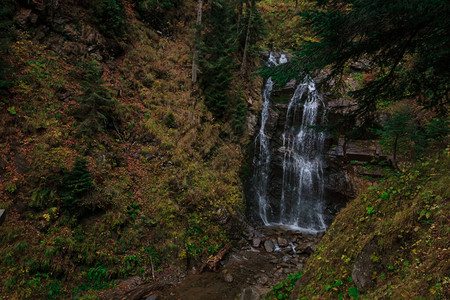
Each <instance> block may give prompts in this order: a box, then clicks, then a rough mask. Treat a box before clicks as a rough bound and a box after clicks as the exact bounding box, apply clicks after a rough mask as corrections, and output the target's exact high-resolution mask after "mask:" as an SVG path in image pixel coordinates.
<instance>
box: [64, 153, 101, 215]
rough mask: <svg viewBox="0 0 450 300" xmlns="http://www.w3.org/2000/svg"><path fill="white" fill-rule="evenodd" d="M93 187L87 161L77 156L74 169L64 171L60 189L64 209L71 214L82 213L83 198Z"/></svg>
mask: <svg viewBox="0 0 450 300" xmlns="http://www.w3.org/2000/svg"><path fill="white" fill-rule="evenodd" d="M92 187H93V182H92V176H91V173H90V172H89V170H88V167H87V161H86V160H85V159H83V158H80V157H77V159H76V161H75V166H74V167H73V170H72V171H70V172H67V171H66V172H64V176H63V178H62V185H61V188H60V189H59V193H60V195H61V199H62V200H63V204H62V206H63V207H64V209H66V210H67V211H68V212H70V213H71V214H77V213H80V211H79V210H80V209H81V200H82V198H83V197H84V196H85V195H86V193H87V192H89V191H90V190H91V189H92Z"/></svg>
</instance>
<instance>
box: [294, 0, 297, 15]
mask: <svg viewBox="0 0 450 300" xmlns="http://www.w3.org/2000/svg"><path fill="white" fill-rule="evenodd" d="M297 8H298V0H295V10H294V14H296V13H297Z"/></svg>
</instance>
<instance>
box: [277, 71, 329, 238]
mask: <svg viewBox="0 0 450 300" xmlns="http://www.w3.org/2000/svg"><path fill="white" fill-rule="evenodd" d="M302 100H304V102H303V101H302ZM323 107H324V105H323V102H322V97H321V95H320V94H319V93H318V91H317V89H316V86H315V84H314V81H312V79H310V78H309V77H306V78H305V80H304V81H303V82H302V83H300V84H299V85H298V86H297V89H296V90H295V93H294V96H293V97H292V98H291V100H290V102H289V106H288V109H287V113H286V123H285V126H284V132H283V148H282V150H283V151H284V157H283V185H282V191H281V201H280V220H279V222H280V223H281V224H283V225H289V226H293V227H298V228H299V229H300V230H304V231H311V232H317V231H323V230H325V229H326V225H325V221H324V217H323V209H324V208H323V202H324V199H323V196H324V178H323V170H322V158H321V153H322V151H323V145H324V141H325V134H324V133H323V132H318V131H317V130H315V129H314V128H313V126H314V125H317V124H318V123H319V122H320V123H321V122H323V121H324V120H325V109H324V108H323ZM301 108H303V113H302V118H301V120H298V118H297V116H298V115H299V114H298V112H299V111H300V109H301ZM321 108H323V109H322V113H321V114H320V111H321ZM299 121H301V122H299Z"/></svg>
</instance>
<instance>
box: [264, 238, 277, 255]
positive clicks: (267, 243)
mask: <svg viewBox="0 0 450 300" xmlns="http://www.w3.org/2000/svg"><path fill="white" fill-rule="evenodd" d="M264 249H266V252H268V253H272V252H273V251H274V250H275V245H274V244H273V242H272V241H271V240H267V241H265V242H264Z"/></svg>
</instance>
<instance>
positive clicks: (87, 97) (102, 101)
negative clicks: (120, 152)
mask: <svg viewBox="0 0 450 300" xmlns="http://www.w3.org/2000/svg"><path fill="white" fill-rule="evenodd" d="M77 69H78V71H79V72H80V73H78V74H76V76H80V77H81V78H80V81H81V88H82V94H81V95H80V96H78V97H77V98H76V100H77V101H78V102H79V103H80V105H79V106H78V107H77V108H75V109H74V116H75V118H76V119H77V120H78V121H80V125H79V126H78V129H79V130H80V131H81V132H83V133H85V134H88V135H89V134H95V133H97V132H98V131H102V130H104V129H105V128H107V126H108V125H109V124H111V123H112V118H113V114H114V110H115V103H116V102H115V101H114V100H113V99H112V93H111V91H110V90H109V89H108V88H107V87H106V86H105V83H106V82H105V81H104V80H103V78H102V68H101V67H100V65H99V63H98V62H97V61H95V60H87V61H83V62H82V63H81V64H80V65H79V66H78V68H77Z"/></svg>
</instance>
